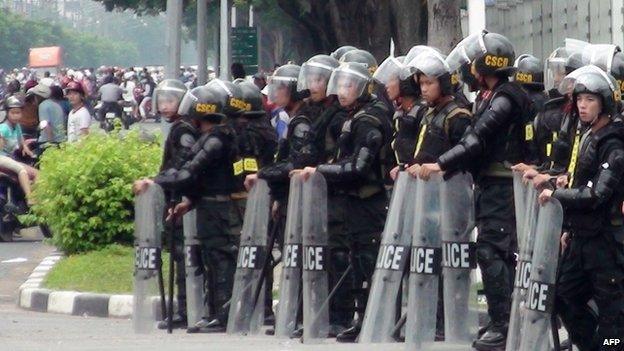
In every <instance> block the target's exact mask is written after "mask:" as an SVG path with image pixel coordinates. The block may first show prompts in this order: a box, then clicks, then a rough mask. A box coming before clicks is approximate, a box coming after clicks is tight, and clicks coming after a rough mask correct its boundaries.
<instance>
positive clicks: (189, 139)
mask: <svg viewBox="0 0 624 351" xmlns="http://www.w3.org/2000/svg"><path fill="white" fill-rule="evenodd" d="M186 91H187V89H186V86H185V85H184V84H183V83H182V82H180V81H179V80H177V79H166V80H164V81H162V82H161V83H160V84H158V86H157V87H156V89H155V90H154V99H153V104H154V111H157V112H158V113H159V114H161V115H162V116H163V117H165V119H166V120H167V121H168V122H170V123H171V127H170V130H169V134H168V135H167V140H165V150H164V154H163V160H162V165H161V166H160V174H164V173H166V172H168V171H170V170H171V169H179V168H180V167H182V165H184V163H185V162H186V161H188V160H189V159H190V158H191V157H192V152H191V147H192V146H193V144H195V141H196V139H197V137H198V134H199V133H198V131H197V129H196V128H195V126H193V124H192V123H191V122H190V121H188V120H187V119H186V118H183V117H182V116H181V115H180V114H179V113H178V109H179V105H180V101H181V100H182V98H183V97H184V95H185V93H186ZM150 182H151V180H149V179H141V180H137V181H136V182H135V183H134V191H135V193H140V192H142V191H143V190H145V189H146V187H147V184H148V183H150ZM165 195H166V196H167V202H169V201H170V200H171V198H170V197H171V196H172V194H171V193H170V192H166V193H165ZM168 239H169V238H167V240H168ZM173 239H174V248H175V250H174V252H173V253H172V257H173V259H174V261H175V276H176V277H175V283H176V287H177V299H178V313H177V314H176V315H175V316H173V319H172V325H173V327H175V328H184V327H186V283H185V269H184V267H185V263H184V234H183V232H182V225H181V223H176V224H175V225H174V232H173ZM158 328H159V329H165V328H167V322H166V321H161V322H160V323H159V324H158Z"/></svg>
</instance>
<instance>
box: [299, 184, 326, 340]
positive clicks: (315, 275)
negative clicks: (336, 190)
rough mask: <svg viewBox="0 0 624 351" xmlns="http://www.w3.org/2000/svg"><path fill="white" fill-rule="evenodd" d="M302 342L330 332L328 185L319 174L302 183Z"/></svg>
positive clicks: (321, 336) (322, 336)
mask: <svg viewBox="0 0 624 351" xmlns="http://www.w3.org/2000/svg"><path fill="white" fill-rule="evenodd" d="M302 227H303V274H302V279H303V342H304V343H316V342H320V341H322V339H325V338H327V336H328V334H329V308H328V305H329V303H328V302H329V301H328V297H329V288H328V279H327V264H328V262H327V258H328V257H329V252H328V248H327V244H328V235H327V184H326V183H325V178H323V176H322V175H321V174H320V173H314V174H313V175H312V176H311V177H310V178H309V179H308V180H307V181H305V182H304V183H303V218H302Z"/></svg>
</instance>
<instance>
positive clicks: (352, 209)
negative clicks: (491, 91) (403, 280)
mask: <svg viewBox="0 0 624 351" xmlns="http://www.w3.org/2000/svg"><path fill="white" fill-rule="evenodd" d="M371 82H372V77H371V75H370V73H369V70H368V67H367V66H366V65H363V64H361V63H357V62H349V63H343V64H341V65H340V66H339V67H338V68H336V69H335V70H334V72H333V73H332V76H331V79H330V81H329V85H328V91H327V93H328V94H335V95H337V97H338V101H339V103H340V105H341V106H342V107H343V108H345V109H346V110H347V111H348V117H347V120H346V121H345V123H344V124H343V127H342V134H341V136H340V140H339V147H338V153H337V157H336V158H335V162H333V163H324V164H321V165H319V166H317V167H306V168H304V170H303V171H302V175H303V177H304V179H306V178H307V177H309V175H311V174H312V173H314V172H317V171H318V172H320V173H322V174H323V176H324V177H325V178H326V180H327V182H328V183H329V184H331V185H332V186H333V187H334V188H335V189H336V190H335V191H337V192H339V193H340V194H341V195H343V196H344V202H343V206H344V211H345V213H346V214H348V215H347V216H345V225H344V228H345V229H344V232H343V233H342V235H341V236H337V235H334V236H332V237H330V241H332V242H333V244H330V245H332V246H333V247H334V248H337V247H338V246H339V245H342V246H343V248H344V251H346V252H348V253H349V256H350V261H351V264H352V267H353V275H352V277H351V279H352V281H353V284H354V285H353V288H354V290H353V291H355V292H357V294H353V295H354V296H353V297H354V298H355V301H349V302H348V303H349V305H348V306H345V307H351V308H355V307H357V310H358V311H359V314H360V315H361V314H362V313H364V309H365V308H366V302H367V297H368V292H367V289H364V288H363V287H364V282H366V283H367V286H369V287H370V284H371V282H372V275H373V270H374V267H375V259H376V256H377V252H378V249H379V239H380V235H381V232H382V230H383V226H384V222H385V212H386V210H385V206H386V203H387V198H386V192H385V189H384V186H383V185H384V179H383V177H384V174H385V173H384V171H383V155H382V153H383V148H384V145H386V144H387V143H388V142H389V140H390V138H391V133H392V132H391V125H390V122H389V118H388V114H389V113H390V112H389V110H388V109H387V108H386V105H385V104H383V103H382V102H381V101H379V100H377V99H375V98H374V97H373V96H371V93H370V91H369V88H370V84H371ZM332 264H333V263H332ZM333 265H334V267H333V269H337V268H339V267H336V266H335V264H333ZM346 303H347V302H346V301H345V304H346ZM359 323H360V322H359V321H353V323H352V327H351V328H349V329H347V330H345V331H344V332H342V333H340V334H338V335H337V337H336V339H337V341H339V342H353V341H355V339H356V338H357V336H358V334H359V331H360V328H361V326H360V324H359Z"/></svg>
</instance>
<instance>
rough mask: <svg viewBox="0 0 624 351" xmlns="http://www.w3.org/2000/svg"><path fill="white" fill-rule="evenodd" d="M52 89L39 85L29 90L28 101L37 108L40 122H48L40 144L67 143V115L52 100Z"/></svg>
mask: <svg viewBox="0 0 624 351" xmlns="http://www.w3.org/2000/svg"><path fill="white" fill-rule="evenodd" d="M51 94H52V92H51V91H50V88H49V87H47V86H45V85H42V84H37V85H36V86H34V87H32V88H30V89H29V90H27V93H26V100H27V101H28V100H30V101H32V102H33V103H34V105H36V106H37V110H38V116H39V122H44V121H45V122H46V123H45V127H44V128H43V129H42V130H41V131H40V133H39V142H41V143H54V144H60V143H62V142H63V141H65V138H66V136H65V115H64V113H63V108H62V107H61V105H59V104H58V103H56V102H54V101H53V100H52V99H50V95H51Z"/></svg>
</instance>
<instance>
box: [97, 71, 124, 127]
mask: <svg viewBox="0 0 624 351" xmlns="http://www.w3.org/2000/svg"><path fill="white" fill-rule="evenodd" d="M123 93H124V90H123V89H122V88H121V87H120V86H119V85H118V84H117V83H115V79H114V77H113V76H112V75H108V76H106V77H104V85H102V86H101V87H100V89H99V95H100V101H102V108H101V109H100V116H99V117H100V120H102V121H103V120H104V117H105V116H106V114H107V113H108V112H113V113H114V114H115V116H116V117H121V113H122V110H121V105H119V100H121V99H122V97H121V96H122V94H123Z"/></svg>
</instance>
